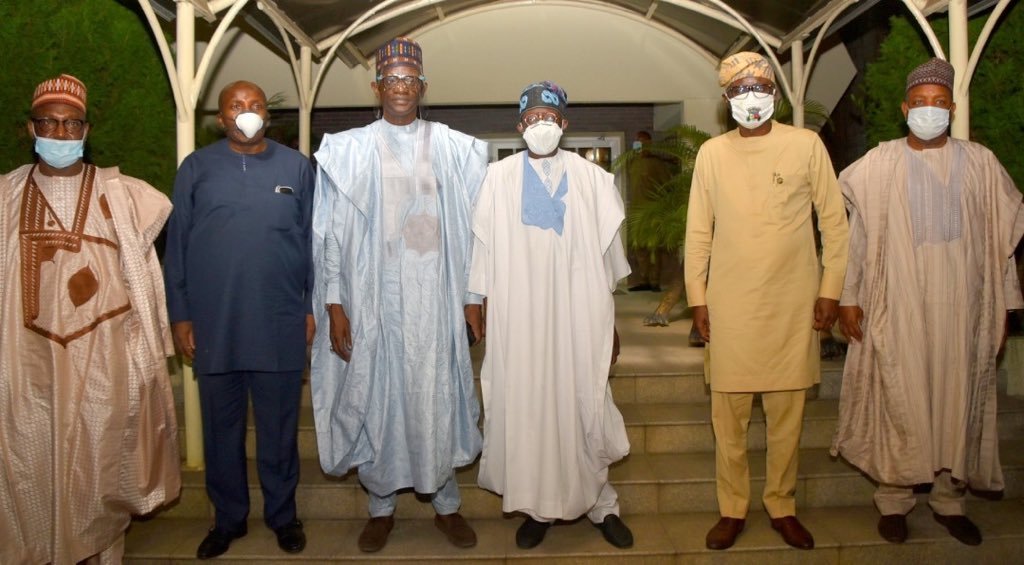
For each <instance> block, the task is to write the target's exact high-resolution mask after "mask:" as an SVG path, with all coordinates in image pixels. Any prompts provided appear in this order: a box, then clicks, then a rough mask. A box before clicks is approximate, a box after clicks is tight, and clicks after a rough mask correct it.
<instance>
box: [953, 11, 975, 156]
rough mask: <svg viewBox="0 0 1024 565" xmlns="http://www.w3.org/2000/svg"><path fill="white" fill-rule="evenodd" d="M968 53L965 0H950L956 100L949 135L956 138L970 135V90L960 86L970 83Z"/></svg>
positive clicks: (954, 94) (954, 98) (964, 137)
mask: <svg viewBox="0 0 1024 565" xmlns="http://www.w3.org/2000/svg"><path fill="white" fill-rule="evenodd" d="M970 55H971V53H970V47H969V45H968V38H967V0H950V2H949V62H950V64H951V65H953V69H954V70H955V71H956V78H955V79H954V80H953V102H956V113H955V114H954V117H953V124H952V127H951V129H950V135H952V136H953V137H955V138H957V139H968V138H969V137H970V136H971V96H970V90H969V89H967V88H963V87H962V86H961V85H963V84H970V80H969V78H970V77H969V76H968V74H967V72H968V71H967V68H968V60H969V59H970ZM965 81H967V82H965Z"/></svg>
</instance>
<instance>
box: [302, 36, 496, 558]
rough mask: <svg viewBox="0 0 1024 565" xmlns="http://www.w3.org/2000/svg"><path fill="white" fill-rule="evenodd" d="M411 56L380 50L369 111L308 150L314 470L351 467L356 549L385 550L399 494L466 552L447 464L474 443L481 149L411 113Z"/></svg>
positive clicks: (416, 59) (417, 71) (418, 59)
mask: <svg viewBox="0 0 1024 565" xmlns="http://www.w3.org/2000/svg"><path fill="white" fill-rule="evenodd" d="M422 61H423V59H422V51H421V49H420V47H419V45H417V44H416V43H415V42H413V41H412V40H410V39H408V38H404V37H402V38H397V39H395V40H393V41H391V42H389V43H387V44H386V45H384V46H383V47H381V48H380V49H379V50H378V52H377V77H376V80H375V81H374V82H373V83H372V84H371V87H372V88H373V91H374V93H375V94H376V96H377V98H378V100H379V101H380V104H381V110H382V115H383V118H382V119H379V120H377V121H376V122H374V123H372V124H370V125H369V126H366V127H363V128H358V129H353V130H350V131H346V132H342V133H338V134H333V135H327V136H325V137H324V141H323V143H322V144H321V146H320V150H319V151H317V153H316V159H317V162H318V163H319V166H320V169H319V171H318V174H317V191H316V201H315V203H314V221H313V223H314V227H313V229H314V251H313V253H314V261H315V268H316V286H315V289H314V296H313V300H314V311H315V313H316V316H317V317H318V321H319V324H320V326H319V327H320V331H319V332H318V333H317V336H316V339H315V341H314V345H313V358H312V392H313V409H314V415H315V419H316V428H317V444H318V446H319V450H320V465H321V466H322V467H323V469H324V471H325V472H327V473H329V474H332V475H344V474H345V473H346V472H348V470H349V469H351V468H353V467H355V468H358V470H359V480H360V482H361V483H362V484H363V486H364V487H365V488H366V490H367V491H368V493H369V499H370V500H369V513H370V520H369V522H367V524H366V527H365V528H364V530H363V532H362V534H361V535H360V537H359V548H360V549H361V550H362V551H365V552H374V551H378V550H380V549H381V548H383V547H384V545H385V544H386V543H387V538H388V534H389V533H390V532H391V529H392V528H393V527H394V516H393V515H394V511H395V506H396V502H397V500H396V491H398V490H400V489H406V488H410V487H411V488H412V489H414V490H415V491H416V492H419V493H423V494H428V495H430V497H431V501H432V503H433V506H434V509H435V511H436V512H437V517H436V518H435V524H436V525H437V527H438V528H439V529H440V530H441V531H442V532H444V534H445V536H446V537H447V538H448V540H449V541H450V542H451V543H452V544H454V545H456V546H458V547H471V546H473V545H475V544H476V534H474V532H473V530H472V529H471V528H470V526H469V524H467V523H466V521H465V519H463V518H462V516H460V515H459V514H458V509H459V506H460V505H461V499H460V496H459V490H458V485H457V483H456V482H455V474H454V470H455V468H457V467H461V466H464V465H468V464H470V463H472V462H473V460H474V459H476V456H477V455H478V454H479V453H480V447H481V437H480V431H479V428H478V421H479V417H480V408H479V401H478V400H477V398H476V394H475V390H474V387H473V369H472V365H471V363H470V358H469V339H476V338H474V337H472V336H470V337H469V338H468V339H467V325H468V326H470V327H472V330H473V334H474V335H475V336H482V329H483V328H482V316H481V306H480V302H481V301H482V298H481V297H478V296H474V295H471V294H469V293H468V292H467V291H466V285H467V280H468V272H469V261H470V257H471V243H472V240H473V236H472V233H471V231H470V220H471V216H472V207H473V203H474V202H475V200H476V195H477V191H478V190H479V187H480V183H481V182H482V181H483V177H484V174H485V172H486V166H487V145H486V143H484V142H482V141H480V140H477V139H474V138H472V137H470V136H467V135H465V134H462V133H459V132H457V131H453V130H451V129H449V128H448V127H447V126H445V125H443V124H440V123H436V122H428V121H425V120H420V119H418V118H417V110H418V106H419V101H420V98H421V97H422V96H423V94H424V92H425V91H426V87H427V85H426V79H425V77H424V76H423V63H422ZM467 322H468V324H467Z"/></svg>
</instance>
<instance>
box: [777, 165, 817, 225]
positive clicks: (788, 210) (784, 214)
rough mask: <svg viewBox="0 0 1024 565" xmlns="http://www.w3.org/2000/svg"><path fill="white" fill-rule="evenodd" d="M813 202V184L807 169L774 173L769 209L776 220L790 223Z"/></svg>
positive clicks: (783, 169) (789, 169) (782, 169)
mask: <svg viewBox="0 0 1024 565" xmlns="http://www.w3.org/2000/svg"><path fill="white" fill-rule="evenodd" d="M810 202H811V184H810V183H809V182H808V181H807V169H806V168H780V169H778V170H776V171H773V172H772V176H771V179H770V180H769V186H768V209H769V210H770V212H771V213H772V215H773V216H774V218H775V219H776V220H780V221H789V220H790V219H792V218H793V217H794V215H795V214H797V213H799V212H800V211H802V210H805V209H806V207H807V205H808V204H809V203H810Z"/></svg>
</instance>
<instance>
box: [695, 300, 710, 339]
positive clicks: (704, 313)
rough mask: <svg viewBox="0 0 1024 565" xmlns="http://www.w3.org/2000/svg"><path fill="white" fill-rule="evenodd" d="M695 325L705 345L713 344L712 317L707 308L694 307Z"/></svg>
mask: <svg viewBox="0 0 1024 565" xmlns="http://www.w3.org/2000/svg"><path fill="white" fill-rule="evenodd" d="M693 325H694V327H695V328H697V333H699V334H700V338H701V339H702V340H704V343H711V316H710V315H709V314H708V307H707V306H694V307H693Z"/></svg>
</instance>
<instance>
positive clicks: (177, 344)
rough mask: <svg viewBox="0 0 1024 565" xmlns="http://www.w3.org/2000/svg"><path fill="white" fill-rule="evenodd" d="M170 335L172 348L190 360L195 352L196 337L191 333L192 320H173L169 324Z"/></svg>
mask: <svg viewBox="0 0 1024 565" xmlns="http://www.w3.org/2000/svg"><path fill="white" fill-rule="evenodd" d="M171 336H172V337H173V338H174V348H175V349H177V350H178V353H181V354H182V355H184V356H185V359H187V360H189V361H191V360H192V358H193V357H194V356H195V354H196V338H195V335H193V333H192V322H174V323H173V324H171Z"/></svg>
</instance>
